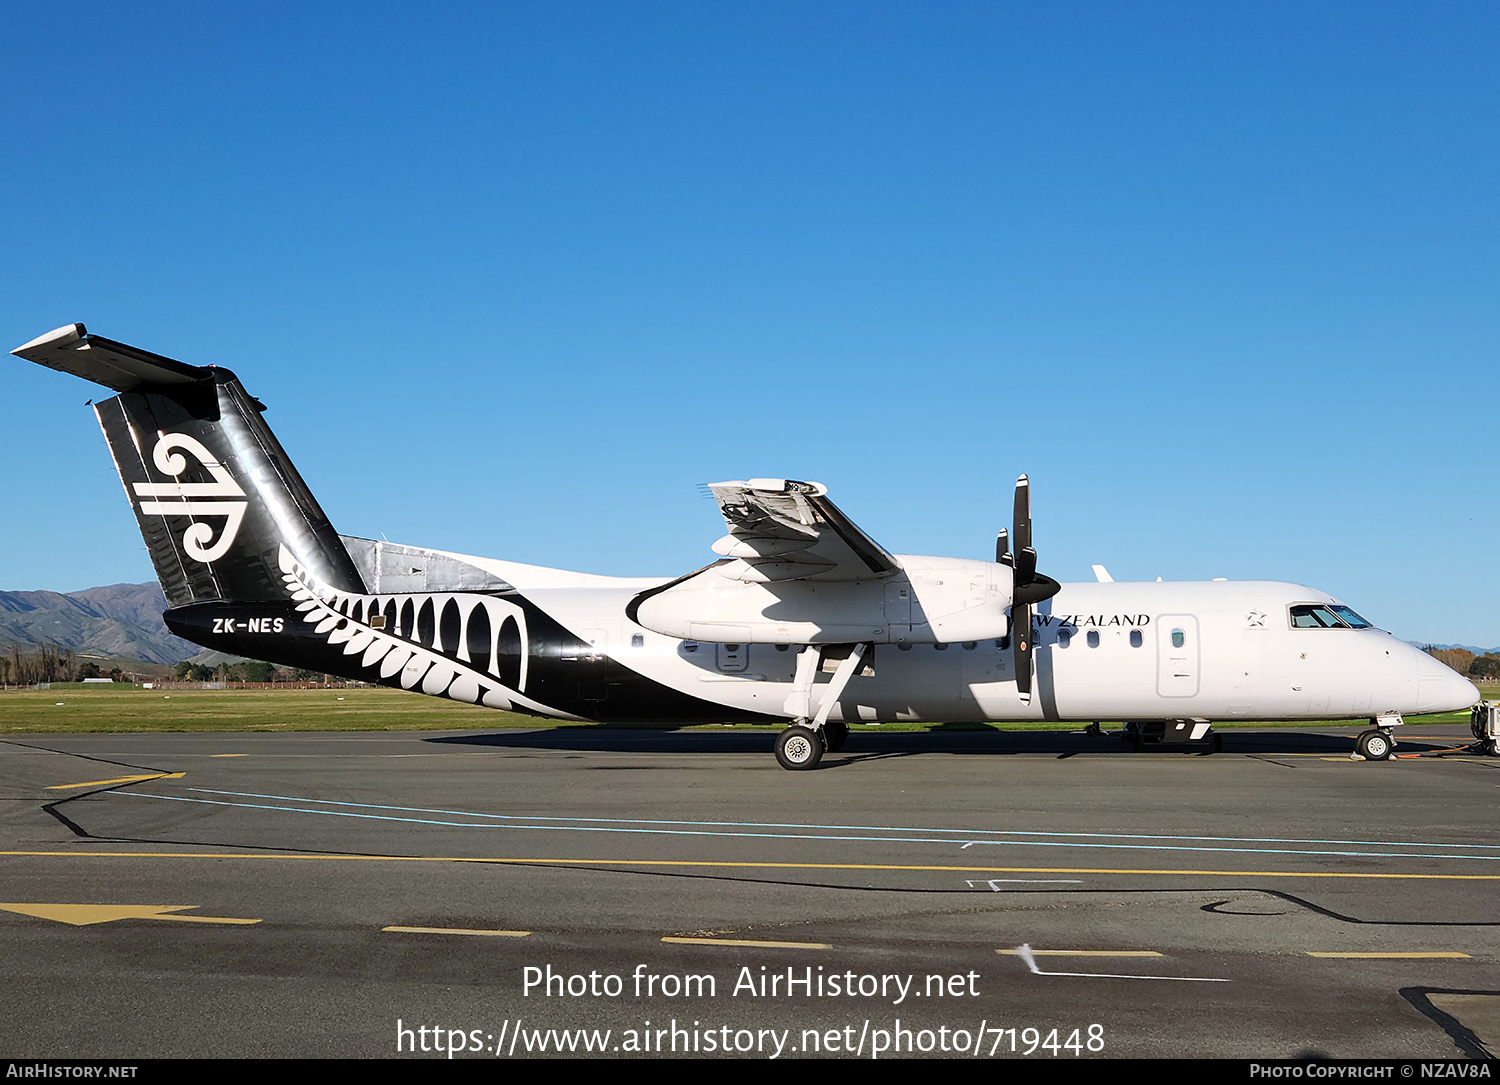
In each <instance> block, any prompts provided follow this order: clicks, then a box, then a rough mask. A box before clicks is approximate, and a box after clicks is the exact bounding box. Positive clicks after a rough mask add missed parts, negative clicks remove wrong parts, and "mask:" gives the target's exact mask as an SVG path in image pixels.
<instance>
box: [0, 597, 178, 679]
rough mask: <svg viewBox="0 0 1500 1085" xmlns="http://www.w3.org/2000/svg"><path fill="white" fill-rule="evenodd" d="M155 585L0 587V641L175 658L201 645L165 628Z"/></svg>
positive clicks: (116, 655)
mask: <svg viewBox="0 0 1500 1085" xmlns="http://www.w3.org/2000/svg"><path fill="white" fill-rule="evenodd" d="M166 609H167V600H166V598H165V596H163V595H162V593H161V586H160V585H158V584H156V583H155V582H152V583H150V584H110V585H109V586H107V587H103V588H88V589H86V590H84V591H74V592H67V593H66V594H64V593H61V592H55V591H0V645H10V644H21V645H23V646H24V645H33V644H41V643H47V644H55V645H57V646H59V647H62V648H72V649H73V650H74V651H75V652H78V653H80V654H90V655H100V656H111V657H114V658H118V659H140V660H145V661H146V662H149V663H166V664H172V663H176V662H177V661H178V660H181V659H192V658H193V657H194V656H197V655H198V654H199V653H200V652H202V651H203V649H202V648H200V647H199V646H198V645H196V644H193V643H191V642H190V641H185V640H183V639H182V638H181V637H178V636H174V635H173V634H172V633H170V632H168V630H167V627H166V624H165V623H164V622H162V620H161V612H162V611H164V610H166Z"/></svg>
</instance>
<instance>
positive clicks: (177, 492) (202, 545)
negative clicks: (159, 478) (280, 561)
mask: <svg viewBox="0 0 1500 1085" xmlns="http://www.w3.org/2000/svg"><path fill="white" fill-rule="evenodd" d="M177 449H181V450H182V452H186V453H187V454H188V455H190V456H192V457H193V458H194V459H195V460H197V461H198V462H199V463H201V464H202V465H203V466H204V467H205V468H207V469H208V473H209V474H210V475H212V476H213V481H212V482H179V481H173V482H137V483H136V484H135V492H136V496H138V497H144V498H154V500H148V501H142V502H141V512H142V513H143V514H146V515H156V516H186V517H188V518H189V519H191V520H192V521H193V522H192V523H191V524H189V525H188V528H187V530H186V531H184V532H183V533H182V548H183V549H184V550H186V551H187V553H188V557H190V558H192V559H193V560H195V561H201V562H205V563H207V562H210V561H218V560H219V559H220V558H222V557H223V556H224V555H225V554H227V553H229V548H230V546H232V545H233V544H234V537H235V535H236V534H238V532H239V530H240V524H241V523H242V522H243V521H244V519H245V509H246V508H247V507H248V506H249V504H250V503H249V502H248V501H246V500H244V497H245V491H244V490H242V489H240V487H239V484H238V483H236V482H235V481H234V479H233V478H232V477H230V474H229V471H228V470H227V469H225V467H224V465H223V464H222V463H220V462H219V461H218V460H216V459H214V457H213V453H211V452H209V450H208V449H206V448H204V447H203V445H202V444H201V443H200V442H199V441H197V440H195V439H194V438H192V437H189V436H188V435H187V434H185V433H164V434H162V435H161V438H160V439H159V440H158V441H157V442H156V448H155V449H154V450H153V451H152V453H151V459H152V461H153V462H154V463H155V464H156V469H157V470H158V471H160V472H161V473H162V474H164V475H171V476H172V477H173V478H174V479H178V478H180V477H181V476H182V473H183V472H184V471H186V470H187V464H188V461H187V458H186V457H185V456H183V455H182V452H178V451H176V450H177ZM232 498H240V500H238V501H235V500H231V499H232ZM207 516H222V517H224V528H223V530H222V531H221V532H220V533H219V540H218V542H216V543H214V544H213V545H212V546H209V545H208V542H209V540H210V539H212V538H213V535H214V531H213V528H212V527H210V526H209V525H208V524H205V523H203V522H202V521H201V519H200V517H207Z"/></svg>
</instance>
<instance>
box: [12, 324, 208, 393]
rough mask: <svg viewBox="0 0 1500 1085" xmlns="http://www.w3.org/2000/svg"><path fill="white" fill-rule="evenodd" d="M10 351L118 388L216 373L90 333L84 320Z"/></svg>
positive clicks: (188, 380)
mask: <svg viewBox="0 0 1500 1085" xmlns="http://www.w3.org/2000/svg"><path fill="white" fill-rule="evenodd" d="M11 353H12V354H14V355H16V356H17V357H19V358H25V359H26V360H27V361H28V362H36V363H37V364H38V365H44V366H46V367H47V368H48V369H56V370H57V371H58V372H61V373H71V374H73V376H75V377H82V378H83V379H84V380H90V381H93V382H94V383H95V384H102V385H104V387H106V388H113V389H114V390H115V391H116V392H129V391H131V390H132V389H135V388H139V387H140V386H141V385H143V384H189V383H191V382H192V381H198V380H203V379H205V378H207V377H210V376H212V375H213V368H212V367H211V366H201V365H188V364H187V363H185V362H179V361H174V360H173V359H171V358H164V357H162V356H161V355H160V354H152V353H151V352H150V351H149V350H141V349H140V348H139V347H129V346H126V345H125V344H124V343H117V342H115V341H114V340H113V339H105V338H104V337H103V336H102V335H90V334H89V333H88V329H87V328H85V327H84V326H83V325H82V324H64V325H63V326H62V327H61V328H58V329H56V330H54V331H50V332H48V333H47V334H46V335H39V336H37V337H36V338H35V339H33V340H32V341H31V342H29V343H25V344H23V345H21V346H19V347H17V348H16V349H15V350H13V351H11Z"/></svg>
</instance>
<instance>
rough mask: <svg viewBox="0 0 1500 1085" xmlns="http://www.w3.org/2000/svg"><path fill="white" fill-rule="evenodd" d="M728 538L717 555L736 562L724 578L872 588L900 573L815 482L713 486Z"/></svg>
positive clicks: (716, 547) (716, 549) (753, 481)
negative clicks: (865, 583) (869, 583)
mask: <svg viewBox="0 0 1500 1085" xmlns="http://www.w3.org/2000/svg"><path fill="white" fill-rule="evenodd" d="M708 488H709V490H710V492H712V493H713V495H714V500H715V501H717V502H718V503H719V511H720V513H722V514H723V516H724V523H725V525H727V526H728V528H729V534H728V535H726V536H724V538H722V539H720V540H719V541H718V542H717V543H715V544H714V552H715V553H718V554H723V555H724V556H726V557H732V558H737V559H739V562H740V566H739V568H738V569H735V570H730V569H728V568H726V569H725V570H724V571H723V573H722V574H721V575H727V576H730V577H731V578H732V579H736V580H743V581H752V582H762V583H764V582H768V581H784V580H806V579H818V580H874V579H879V578H882V577H887V576H890V575H892V574H893V573H895V572H896V571H897V570H899V569H900V568H901V566H900V564H899V563H898V562H897V561H896V559H895V558H894V557H892V556H891V554H890V553H889V552H888V551H887V550H886V549H885V547H883V546H881V545H880V544H879V543H877V542H876V541H875V540H874V539H872V538H870V536H868V535H866V534H865V533H864V532H863V531H861V530H860V529H859V528H858V527H857V526H855V524H854V523H853V521H851V520H850V519H849V518H848V517H847V516H845V515H844V514H843V513H842V512H841V511H839V508H838V506H837V505H835V504H834V503H833V502H832V501H830V500H828V496H827V495H828V491H827V489H826V488H825V487H824V486H823V485H821V484H820V483H817V482H798V481H796V480H793V479H779V478H778V479H764V478H753V479H750V480H749V481H748V482H714V483H710V484H709V487H708Z"/></svg>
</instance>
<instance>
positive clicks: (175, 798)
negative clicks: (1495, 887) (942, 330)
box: [106, 791, 1500, 860]
mask: <svg viewBox="0 0 1500 1085" xmlns="http://www.w3.org/2000/svg"><path fill="white" fill-rule="evenodd" d="M106 794H108V795H111V796H116V797H127V798H129V797H134V798H142V799H163V800H166V801H168V802H191V803H202V804H204V805H208V806H227V807H237V808H241V809H250V810H277V811H282V812H284V813H292V814H320V815H322V816H324V817H344V818H359V819H362V820H368V821H392V822H399V823H404V824H413V825H438V826H443V827H445V828H461V829H531V830H539V831H549V832H585V833H623V834H625V835H635V836H714V837H725V838H740V839H768V840H837V841H845V842H870V843H882V844H954V843H957V840H955V839H953V838H952V837H919V836H856V835H849V834H839V833H789V832H726V831H722V830H716V829H686V828H674V829H656V828H624V827H615V826H612V825H598V824H570V825H559V824H545V825H538V824H530V823H528V822H526V821H525V819H522V818H520V817H518V816H515V815H502V816H506V817H508V818H509V821H508V822H507V823H506V824H503V825H497V824H495V823H494V822H493V821H444V820H439V819H436V818H413V817H398V816H395V815H393V814H365V813H357V812H354V811H350V810H317V809H313V808H310V807H298V806H271V805H268V804H265V803H242V802H226V801H224V800H221V799H197V798H190V797H188V796H186V795H153V794H150V793H147V792H141V791H111V792H106ZM289 801H313V802H319V801H322V800H316V799H315V800H289ZM349 805H356V804H349ZM428 812H431V813H449V812H448V811H428ZM462 816H469V817H473V816H474V815H462ZM484 816H492V815H484ZM547 820H548V821H549V822H556V821H561V820H566V819H561V818H548V819H547ZM673 824H678V825H692V824H705V823H695V822H675V823H673ZM706 824H713V823H706ZM742 824H747V825H754V824H757V823H754V822H748V823H742ZM818 827H819V828H824V826H818ZM765 828H771V826H765ZM918 831H920V830H918ZM1060 835H1061V834H1060ZM1073 835H1085V834H1073ZM959 839H962V838H961V837H960V838H959ZM1187 839H1192V838H1191V837H1189V838H1187ZM971 843H982V844H997V845H1009V846H1020V847H1051V848H1096V849H1108V850H1119V851H1188V852H1232V853H1234V854H1239V855H1322V856H1329V857H1335V858H1362V859H1483V860H1496V859H1500V855H1453V854H1451V853H1450V854H1424V853H1411V852H1373V851H1326V850H1318V849H1309V848H1215V847H1205V846H1187V845H1181V844H1176V845H1174V844H1106V843H1080V842H1078V841H1075V840H979V841H971Z"/></svg>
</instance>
